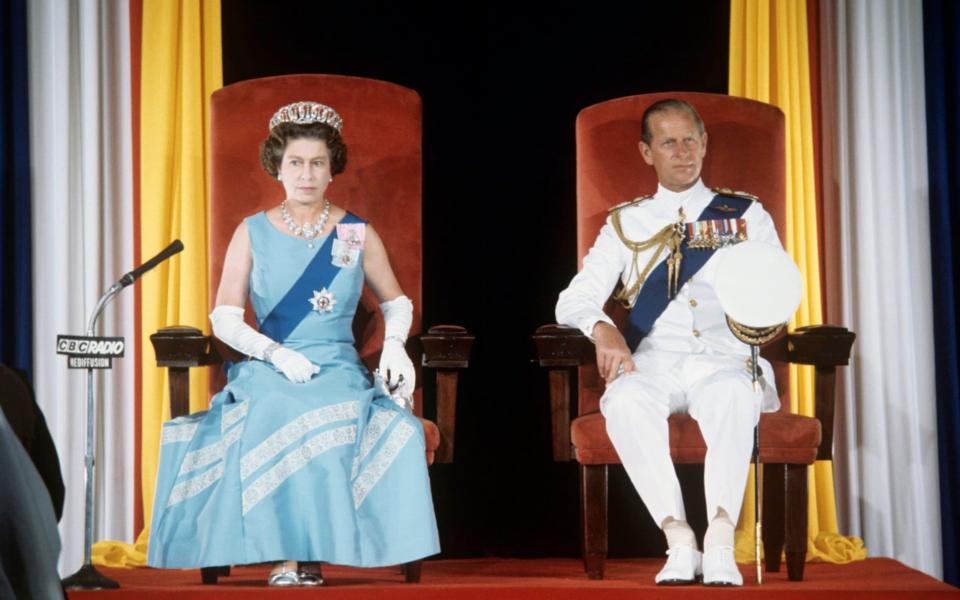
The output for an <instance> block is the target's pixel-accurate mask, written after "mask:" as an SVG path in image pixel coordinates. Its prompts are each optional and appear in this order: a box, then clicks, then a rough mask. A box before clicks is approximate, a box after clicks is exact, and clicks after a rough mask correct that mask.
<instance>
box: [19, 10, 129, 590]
mask: <svg viewBox="0 0 960 600" xmlns="http://www.w3.org/2000/svg"><path fill="white" fill-rule="evenodd" d="M28 24H29V25H28V27H29V66H30V75H29V76H30V155H31V183H30V185H31V190H32V193H33V217H34V223H33V240H34V243H33V256H34V265H33V271H34V294H33V297H34V307H33V310H34V315H36V317H35V320H36V322H35V327H34V331H35V340H34V348H35V350H34V352H35V355H34V364H35V365H36V372H35V377H34V380H35V382H36V394H37V401H38V403H39V404H40V407H41V408H42V409H43V412H44V415H45V416H46V419H47V423H48V425H49V427H50V432H51V434H52V436H53V439H54V442H55V443H56V446H57V451H58V452H59V454H60V467H61V469H62V471H63V478H64V484H65V486H66V504H65V507H64V514H63V518H62V520H61V522H60V534H61V537H62V541H63V552H62V554H61V557H60V564H59V567H60V572H61V574H62V575H68V574H70V573H72V572H74V571H75V570H76V569H77V568H78V567H79V566H80V564H81V562H82V559H83V550H84V548H83V534H84V468H83V456H84V441H85V435H86V433H85V432H86V425H85V424H86V417H85V404H86V402H85V398H86V375H85V371H81V370H70V371H68V370H67V366H66V361H65V359H64V358H63V357H58V356H57V355H56V353H55V347H54V343H55V341H56V336H57V334H58V333H71V334H83V333H84V331H85V330H86V327H87V319H88V318H89V315H90V313H91V311H92V310H93V308H94V305H95V304H96V302H97V300H98V299H99V297H100V295H101V294H102V293H103V291H104V290H105V289H106V288H107V287H109V286H110V285H111V284H112V283H113V282H114V281H116V280H117V279H118V278H119V276H120V275H122V274H123V273H124V272H126V271H129V270H130V269H131V268H132V267H133V214H132V210H133V203H132V166H131V165H132V141H131V126H130V124H131V109H130V31H129V24H130V18H129V3H128V2H126V1H124V0H109V1H106V2H86V1H83V2H75V1H72V0H34V1H32V2H30V3H29V7H28ZM133 307H134V304H133V290H132V289H127V290H125V291H124V292H123V293H122V294H121V296H120V297H119V298H118V299H117V300H115V301H114V302H113V303H112V304H110V305H109V306H108V307H107V308H106V310H105V312H104V314H103V317H102V318H101V321H100V326H99V328H98V329H99V334H100V335H111V336H123V337H124V338H125V339H126V341H127V351H126V355H125V356H124V357H123V358H121V359H119V360H115V361H114V368H113V369H112V370H110V371H100V372H97V373H96V374H95V381H96V386H95V394H96V397H97V398H98V402H99V406H100V408H101V411H100V413H101V419H100V423H99V427H98V431H97V440H98V443H97V453H96V457H97V466H96V468H97V473H96V478H97V480H96V483H97V485H96V488H95V497H96V506H95V511H94V514H95V523H96V527H95V529H94V539H95V540H99V539H104V538H110V539H125V540H132V538H133V535H134V532H133V502H134V498H133V463H134V447H133V427H134V419H133V416H134V388H133V383H134V368H135V366H136V357H135V355H134V328H133V314H134V313H133Z"/></svg>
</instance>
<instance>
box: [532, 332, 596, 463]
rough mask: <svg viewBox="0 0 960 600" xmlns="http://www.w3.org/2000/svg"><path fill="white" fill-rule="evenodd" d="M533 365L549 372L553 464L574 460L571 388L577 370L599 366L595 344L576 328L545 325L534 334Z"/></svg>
mask: <svg viewBox="0 0 960 600" xmlns="http://www.w3.org/2000/svg"><path fill="white" fill-rule="evenodd" d="M532 337H533V343H534V346H535V348H536V358H535V359H534V362H536V363H537V364H539V365H540V366H541V367H546V368H547V374H548V376H549V378H550V423H551V429H552V430H553V460H555V461H558V462H564V461H568V460H572V459H573V447H572V446H571V445H570V406H571V401H570V396H571V392H570V387H571V382H572V381H575V380H574V379H573V375H574V373H575V372H576V371H575V368H576V367H579V366H581V365H591V364H594V363H596V361H597V354H596V349H595V348H594V345H593V342H592V341H591V340H590V338H588V337H587V336H585V335H583V332H582V331H580V330H579V329H577V328H575V327H567V326H564V325H556V324H550V325H542V326H540V327H538V328H537V331H536V332H535V333H534V334H533V336H532Z"/></svg>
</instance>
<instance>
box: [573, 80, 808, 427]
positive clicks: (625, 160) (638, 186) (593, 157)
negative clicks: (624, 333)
mask: <svg viewBox="0 0 960 600" xmlns="http://www.w3.org/2000/svg"><path fill="white" fill-rule="evenodd" d="M666 98H677V99H680V100H685V101H687V102H689V103H690V104H692V105H693V106H694V107H695V108H696V109H697V112H698V113H700V117H701V118H702V119H703V122H704V125H705V126H706V130H707V134H708V136H709V139H708V141H707V154H706V157H705V158H704V162H703V173H702V177H703V180H704V182H705V183H706V184H707V185H708V186H711V187H722V188H730V189H733V190H742V191H745V192H749V193H751V194H754V195H756V196H759V197H760V200H761V202H763V206H764V208H765V209H766V210H767V211H768V212H769V213H770V214H771V215H772V217H773V220H774V222H775V223H776V226H777V231H778V232H779V234H780V239H781V240H785V239H786V238H785V237H784V234H785V233H786V205H785V190H786V163H785V160H786V158H785V152H784V149H785V145H784V144H785V141H784V140H785V137H784V136H785V130H784V117H783V113H782V112H781V111H780V109H779V108H777V107H775V106H771V105H769V104H764V103H762V102H757V101H754V100H747V99H745V98H736V97H732V96H726V95H722V94H704V93H695V92H665V93H657V94H642V95H638V96H627V97H624V98H617V99H614V100H609V101H607V102H601V103H599V104H594V105H593V106H589V107H587V108H585V109H583V110H582V111H580V114H579V115H578V116H577V123H576V128H577V260H578V268H580V267H582V265H583V257H584V256H586V254H587V251H589V250H590V247H591V246H592V245H593V242H594V241H595V240H596V237H597V233H598V232H599V231H600V228H601V227H602V226H603V223H604V221H605V219H606V217H607V210H608V209H609V208H610V207H611V206H613V205H615V204H618V203H620V202H623V201H625V200H630V199H633V198H636V197H638V196H642V195H645V194H652V193H654V192H655V191H656V189H657V176H656V173H655V172H654V170H653V168H652V167H650V166H648V165H647V164H646V163H645V162H643V158H642V157H641V156H640V151H639V148H638V143H639V142H640V133H641V118H642V117H643V112H644V111H645V110H646V109H647V107H648V106H650V105H652V104H653V103H654V102H657V101H659V100H663V99H666ZM607 309H608V311H609V312H610V313H612V314H613V315H614V318H615V320H617V322H618V323H620V324H622V323H623V320H624V319H625V317H626V312H625V311H624V310H623V309H622V308H620V307H619V305H614V303H612V302H609V303H608V305H607ZM776 375H777V381H778V382H779V386H778V387H779V388H780V394H781V399H784V398H785V397H786V396H785V394H786V391H787V388H788V386H787V372H786V369H785V368H780V367H779V365H778V367H777V373H776ZM579 379H580V384H579V385H580V405H579V407H578V409H579V413H580V414H584V413H587V412H593V411H596V410H598V406H599V401H600V396H601V395H602V394H603V390H604V385H603V381H602V380H601V379H600V377H599V375H598V373H597V369H596V367H595V366H594V367H589V368H582V369H580V378H579ZM783 404H785V406H786V407H788V406H789V402H783Z"/></svg>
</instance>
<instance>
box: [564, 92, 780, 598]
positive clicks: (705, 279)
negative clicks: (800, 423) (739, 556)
mask: <svg viewBox="0 0 960 600" xmlns="http://www.w3.org/2000/svg"><path fill="white" fill-rule="evenodd" d="M642 138H643V139H642V141H641V142H640V153H641V155H642V156H643V159H644V161H645V162H646V163H647V164H649V165H651V166H652V167H653V168H654V170H655V171H656V173H657V178H658V180H659V186H658V188H657V193H656V194H655V195H653V196H651V197H646V198H639V199H637V200H634V201H632V202H629V203H626V204H623V205H620V206H618V207H615V208H613V209H611V211H610V213H611V214H610V216H609V217H608V219H607V223H606V224H605V225H604V226H603V228H602V229H601V230H600V235H599V236H598V237H597V240H596V242H595V243H594V245H593V247H592V248H591V249H590V252H589V253H588V254H587V256H586V257H585V258H584V260H583V270H582V271H581V272H580V273H578V274H577V275H576V276H575V277H574V278H573V281H571V282H570V286H569V287H568V288H567V289H566V290H564V291H563V292H561V294H560V299H559V301H558V302H557V322H558V323H561V324H564V325H569V326H572V327H578V328H579V329H581V330H582V331H583V332H584V334H585V335H587V336H589V337H591V338H592V339H593V341H594V342H595V344H596V353H597V365H598V367H599V369H600V374H601V376H602V377H603V378H604V379H605V380H606V382H607V388H606V392H605V393H604V395H603V397H602V398H601V400H600V409H601V411H602V412H603V414H604V416H605V417H606V423H607V433H608V435H609V437H610V440H611V441H612V442H613V445H614V447H615V448H616V450H617V453H618V454H619V456H620V459H621V462H622V463H623V465H624V467H625V469H626V471H627V474H628V475H629V476H630V479H631V481H632V482H633V484H634V486H635V487H636V488H637V491H638V492H639V493H640V497H641V498H642V499H643V502H644V503H645V504H646V506H647V509H648V510H649V512H650V515H651V516H652V517H653V518H654V520H655V521H656V523H657V524H658V525H659V526H660V527H661V528H662V529H663V532H664V534H665V535H666V538H667V546H668V550H667V555H668V559H667V563H666V565H665V566H664V568H663V569H662V570H661V571H660V572H659V573H658V574H657V577H656V582H657V583H658V584H685V583H693V582H694V581H695V580H696V579H697V578H698V577H699V576H700V575H701V573H702V576H703V582H704V584H707V585H742V584H743V578H742V576H741V575H740V572H739V570H738V569H737V565H736V563H735V561H734V555H733V543H734V540H733V537H734V526H735V525H734V524H735V523H736V522H737V518H738V516H739V514H740V505H741V502H742V500H743V493H744V488H745V486H746V478H747V472H748V471H749V465H750V458H751V453H752V448H753V428H754V425H756V423H757V421H758V420H759V418H760V411H761V408H762V409H763V410H776V409H777V408H778V405H779V402H778V400H777V396H776V390H775V389H774V386H773V380H772V374H773V370H772V369H771V368H770V366H769V364H766V361H764V360H762V359H761V368H762V371H763V373H765V374H766V375H767V376H768V377H767V380H766V381H765V382H764V384H763V388H764V389H763V393H762V394H757V393H756V392H755V391H754V390H753V387H752V383H751V375H750V371H749V368H748V365H749V362H748V360H749V357H750V349H749V346H747V345H746V344H744V343H743V342H741V341H739V340H738V339H737V338H735V337H734V336H733V334H732V333H731V332H730V330H729V328H728V326H727V324H726V320H725V315H724V313H723V310H722V309H721V307H720V303H719V301H718V299H717V296H716V294H715V292H714V274H715V271H716V267H717V263H718V259H719V258H720V256H721V255H722V253H723V252H724V248H725V247H726V246H729V245H731V244H733V243H736V242H737V241H742V240H743V239H751V240H755V241H763V242H767V243H770V244H775V245H777V246H778V247H779V246H780V241H779V239H778V238H777V232H776V229H775V228H774V224H773V220H772V219H771V218H770V215H769V214H768V213H767V212H766V211H764V210H763V207H761V206H760V203H759V202H756V201H755V198H753V197H751V196H748V195H745V194H741V193H739V192H738V193H731V192H726V191H724V192H721V193H718V192H715V191H711V190H710V189H709V188H707V187H706V186H705V185H704V184H703V182H702V181H701V180H700V169H701V166H702V164H703V157H704V155H705V154H706V150H707V132H706V131H705V129H704V126H703V121H702V120H701V119H700V116H699V115H698V114H697V112H696V110H695V109H694V108H693V107H692V106H691V105H690V104H688V103H686V102H683V101H680V100H664V101H660V102H658V103H656V104H654V105H653V106H651V107H650V108H649V109H648V110H647V111H646V113H644V117H643V133H642ZM745 168H748V167H747V166H745ZM618 281H619V282H620V283H621V284H622V288H621V289H620V291H619V292H618V294H617V298H618V299H620V300H621V301H623V302H624V303H625V304H628V305H629V306H631V307H632V308H633V310H632V312H631V317H630V321H629V322H628V324H627V326H626V328H625V332H626V334H627V335H626V338H625V337H624V335H623V334H621V332H620V331H619V330H618V329H617V328H616V327H615V326H614V324H613V321H612V320H611V319H610V317H609V316H608V315H606V314H605V313H604V312H603V305H604V303H605V302H606V301H607V299H608V298H609V297H610V294H611V292H613V290H614V288H615V286H616V284H617V282H618ZM628 340H629V346H628ZM675 412H688V413H689V414H690V416H691V417H693V418H694V419H695V420H696V421H697V423H698V424H699V425H700V430H701V432H702V433H703V437H704V440H705V441H706V445H707V455H706V461H705V465H704V487H705V492H706V503H707V518H708V519H709V526H708V528H707V532H706V535H705V537H704V541H703V546H704V552H703V554H701V553H700V552H699V550H698V549H697V542H696V538H695V536H694V533H693V530H692V529H691V528H690V526H689V525H688V524H687V521H686V516H685V512H684V505H683V497H682V495H681V492H680V485H679V482H678V481H677V476H676V472H675V470H674V466H673V462H672V460H671V458H670V444H669V434H668V426H667V418H668V417H669V415H670V414H671V413H675Z"/></svg>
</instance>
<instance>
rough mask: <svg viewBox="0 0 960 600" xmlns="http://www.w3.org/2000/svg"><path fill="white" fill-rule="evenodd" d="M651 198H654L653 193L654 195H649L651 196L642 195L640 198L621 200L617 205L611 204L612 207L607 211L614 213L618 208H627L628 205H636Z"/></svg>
mask: <svg viewBox="0 0 960 600" xmlns="http://www.w3.org/2000/svg"><path fill="white" fill-rule="evenodd" d="M651 198H653V195H652V194H651V195H649V196H640V197H639V198H634V199H633V200H627V201H626V202H621V203H620V204H617V205H616V206H611V207H610V208H609V209H608V210H607V212H608V213H614V212H617V211H618V210H621V209H624V208H627V207H628V206H634V205H636V204H640V203H641V202H645V201H647V200H649V199H651Z"/></svg>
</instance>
